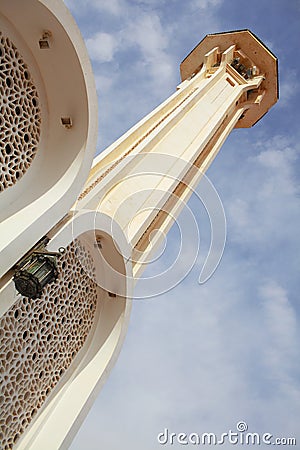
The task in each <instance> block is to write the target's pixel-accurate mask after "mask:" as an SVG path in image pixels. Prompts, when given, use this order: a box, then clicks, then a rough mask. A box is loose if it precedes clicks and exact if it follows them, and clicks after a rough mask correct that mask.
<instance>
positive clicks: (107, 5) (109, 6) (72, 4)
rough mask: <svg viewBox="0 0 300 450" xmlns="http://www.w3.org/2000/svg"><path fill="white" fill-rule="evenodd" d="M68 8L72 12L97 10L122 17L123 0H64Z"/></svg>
mask: <svg viewBox="0 0 300 450" xmlns="http://www.w3.org/2000/svg"><path fill="white" fill-rule="evenodd" d="M64 2H65V3H66V5H67V6H68V8H70V9H71V10H72V11H74V12H75V11H76V12H80V10H90V11H92V10H96V11H100V12H107V13H109V14H112V15H120V14H121V13H122V11H123V1H122V0H81V1H80V2H78V1H77V0H64Z"/></svg>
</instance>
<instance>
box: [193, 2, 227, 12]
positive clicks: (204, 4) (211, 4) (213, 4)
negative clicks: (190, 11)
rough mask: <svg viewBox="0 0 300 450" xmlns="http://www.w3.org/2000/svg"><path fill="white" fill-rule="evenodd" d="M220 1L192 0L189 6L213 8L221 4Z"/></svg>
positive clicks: (204, 8) (203, 8) (201, 8)
mask: <svg viewBox="0 0 300 450" xmlns="http://www.w3.org/2000/svg"><path fill="white" fill-rule="evenodd" d="M222 2H223V0H193V1H192V2H191V6H192V8H194V9H200V10H206V9H211V8H215V7H217V6H219V5H221V3H222Z"/></svg>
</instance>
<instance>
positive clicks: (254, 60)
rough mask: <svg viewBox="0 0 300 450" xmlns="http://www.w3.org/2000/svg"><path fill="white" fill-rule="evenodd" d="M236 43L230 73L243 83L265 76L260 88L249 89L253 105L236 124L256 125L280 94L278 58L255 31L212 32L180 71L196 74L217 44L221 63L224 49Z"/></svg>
mask: <svg viewBox="0 0 300 450" xmlns="http://www.w3.org/2000/svg"><path fill="white" fill-rule="evenodd" d="M233 45H234V46H235V49H234V52H233V58H232V60H231V61H230V65H229V67H228V71H230V74H231V75H235V78H236V79H237V80H239V82H240V83H247V80H248V79H250V78H253V77H254V76H256V75H263V76H264V80H263V82H262V83H261V85H260V87H259V89H257V90H250V91H248V92H247V95H246V98H245V99H244V101H245V102H248V103H249V108H248V109H247V110H246V111H245V113H244V114H243V115H242V116H241V118H240V120H239V121H238V122H237V124H236V128H248V127H251V126H253V125H255V123H256V122H258V121H259V120H260V119H261V118H262V117H263V116H264V115H265V114H266V113H267V112H268V110H269V109H270V108H271V107H272V106H273V105H274V104H275V103H276V102H277V100H278V97H279V93H278V64H277V63H278V60H277V58H276V56H275V55H274V54H273V53H272V52H271V51H270V50H269V49H268V48H267V47H266V46H265V45H264V44H263V43H262V42H261V41H260V40H259V39H258V38H257V37H256V36H255V35H254V34H253V33H252V32H251V31H249V30H239V31H229V32H224V33H215V34H208V35H207V36H206V37H205V38H204V39H202V41H201V42H200V43H199V44H198V45H197V46H196V47H195V48H194V49H193V50H192V51H191V52H190V53H189V54H188V56H187V57H186V58H185V59H184V60H183V61H182V63H181V64H180V74H181V79H182V81H184V80H186V79H188V78H191V77H193V76H194V74H196V73H198V72H199V70H200V69H201V68H202V66H203V64H204V61H205V55H206V54H207V53H209V52H210V51H211V50H212V49H215V48H218V60H217V62H216V66H217V65H218V64H220V61H221V55H222V53H223V52H224V51H225V50H227V49H228V48H230V47H231V46H233ZM232 69H233V70H232Z"/></svg>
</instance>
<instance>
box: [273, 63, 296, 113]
mask: <svg viewBox="0 0 300 450" xmlns="http://www.w3.org/2000/svg"><path fill="white" fill-rule="evenodd" d="M299 86H300V85H299V76H298V73H297V72H296V70H288V71H286V72H285V73H284V74H283V77H282V80H280V87H279V104H278V106H279V107H280V106H287V105H288V104H289V101H290V100H291V99H292V98H293V97H295V95H297V93H299Z"/></svg>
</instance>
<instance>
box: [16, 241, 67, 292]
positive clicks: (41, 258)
mask: <svg viewBox="0 0 300 450" xmlns="http://www.w3.org/2000/svg"><path fill="white" fill-rule="evenodd" d="M47 241H48V239H47V240H45V239H44V240H43V242H42V243H41V244H40V245H39V246H38V247H37V248H36V249H34V250H33V251H32V252H31V253H30V255H26V256H25V257H24V258H23V259H22V260H21V261H20V262H19V263H18V264H17V266H16V271H15V274H14V277H13V280H14V283H15V287H16V289H17V291H18V292H19V293H20V294H21V295H23V296H24V297H28V298H32V299H35V298H40V297H41V295H42V292H43V289H44V287H45V286H46V285H47V284H48V283H51V282H52V281H54V280H56V278H57V276H58V270H57V263H56V259H57V256H61V255H62V253H64V251H65V249H64V248H60V249H59V251H58V252H48V251H47V250H46V248H45V243H46V242H47Z"/></svg>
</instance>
